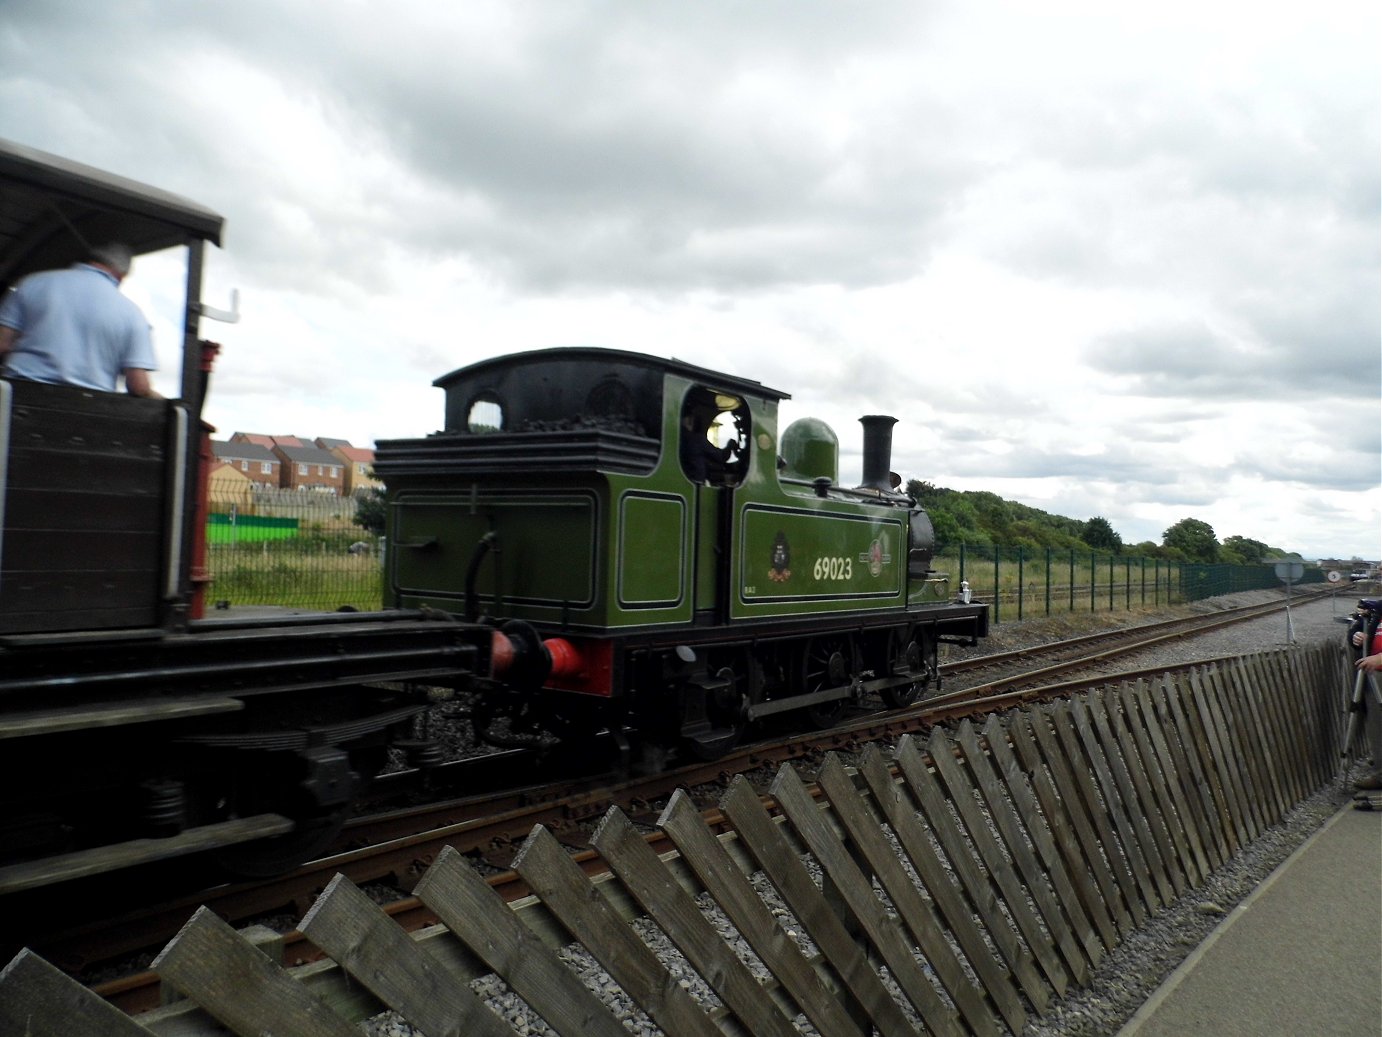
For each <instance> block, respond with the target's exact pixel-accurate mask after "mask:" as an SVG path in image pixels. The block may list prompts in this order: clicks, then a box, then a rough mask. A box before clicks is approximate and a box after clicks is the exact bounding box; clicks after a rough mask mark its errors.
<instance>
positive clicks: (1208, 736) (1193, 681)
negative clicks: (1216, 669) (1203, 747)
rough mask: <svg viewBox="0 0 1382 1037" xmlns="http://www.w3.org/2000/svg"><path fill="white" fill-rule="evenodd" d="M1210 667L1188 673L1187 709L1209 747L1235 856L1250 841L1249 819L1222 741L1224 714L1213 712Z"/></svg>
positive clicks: (1238, 780) (1236, 773) (1237, 777)
mask: <svg viewBox="0 0 1382 1037" xmlns="http://www.w3.org/2000/svg"><path fill="white" fill-rule="evenodd" d="M1210 672H1211V668H1210V667H1207V666H1206V667H1203V668H1201V669H1198V670H1191V671H1190V673H1189V674H1188V675H1187V681H1188V687H1189V690H1190V697H1189V699H1188V700H1187V702H1186V706H1187V708H1189V709H1192V710H1193V711H1194V713H1195V715H1196V718H1197V722H1198V723H1199V725H1200V729H1201V730H1202V731H1203V732H1204V737H1205V741H1206V742H1207V744H1208V746H1209V756H1208V759H1207V764H1208V765H1209V766H1212V767H1213V768H1214V774H1215V779H1214V780H1215V783H1216V788H1217V789H1218V790H1220V791H1221V792H1222V794H1223V798H1224V804H1225V806H1226V808H1227V810H1228V814H1229V817H1230V819H1231V827H1230V829H1229V830H1230V831H1231V832H1232V836H1233V845H1234V852H1235V853H1237V852H1238V850H1239V849H1240V848H1242V847H1244V846H1246V845H1247V844H1248V843H1249V842H1250V841H1251V839H1252V836H1251V835H1250V834H1249V823H1248V819H1247V818H1246V816H1245V815H1244V812H1243V783H1242V779H1241V775H1240V774H1239V768H1238V766H1237V764H1236V762H1235V761H1234V757H1233V755H1232V753H1231V751H1230V750H1231V745H1230V744H1229V742H1228V741H1227V739H1225V737H1224V732H1223V727H1224V721H1223V714H1222V713H1221V712H1220V711H1219V710H1218V709H1216V708H1215V697H1216V693H1217V692H1216V688H1215V686H1214V684H1213V683H1212V682H1211V681H1209V679H1208V677H1209V674H1210Z"/></svg>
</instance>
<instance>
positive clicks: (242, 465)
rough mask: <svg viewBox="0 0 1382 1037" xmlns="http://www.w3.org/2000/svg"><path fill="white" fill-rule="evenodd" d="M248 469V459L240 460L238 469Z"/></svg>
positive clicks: (245, 470)
mask: <svg viewBox="0 0 1382 1037" xmlns="http://www.w3.org/2000/svg"><path fill="white" fill-rule="evenodd" d="M249 470H250V463H249V462H248V461H241V462H240V471H242V472H248V471H249Z"/></svg>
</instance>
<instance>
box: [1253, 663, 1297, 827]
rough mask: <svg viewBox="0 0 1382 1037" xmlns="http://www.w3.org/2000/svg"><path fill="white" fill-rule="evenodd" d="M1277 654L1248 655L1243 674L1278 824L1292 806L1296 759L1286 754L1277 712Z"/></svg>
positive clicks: (1291, 753) (1291, 754)
mask: <svg viewBox="0 0 1382 1037" xmlns="http://www.w3.org/2000/svg"><path fill="white" fill-rule="evenodd" d="M1279 655H1280V653H1279V652H1275V653H1262V654H1260V655H1252V656H1249V657H1248V658H1246V659H1244V660H1243V661H1244V664H1245V665H1244V672H1245V674H1246V680H1247V684H1248V688H1249V690H1250V694H1251V696H1252V701H1253V703H1254V704H1255V705H1256V707H1257V709H1256V713H1257V726H1258V730H1259V733H1260V738H1261V740H1262V744H1263V745H1264V746H1265V747H1266V751H1267V770H1268V772H1269V773H1270V774H1271V777H1272V792H1273V794H1274V796H1275V799H1276V816H1275V820H1276V821H1278V822H1279V821H1280V820H1281V819H1282V818H1284V817H1285V816H1286V811H1288V810H1290V809H1291V807H1292V806H1293V805H1294V804H1295V802H1296V799H1297V795H1296V787H1295V786H1296V773H1295V770H1296V758H1295V754H1294V753H1293V752H1291V751H1290V749H1289V747H1288V745H1287V742H1286V739H1285V738H1284V737H1283V732H1282V729H1281V722H1280V713H1279V710H1278V709H1277V696H1276V682H1277V676H1278V673H1277V669H1276V667H1275V666H1273V665H1271V662H1272V661H1273V659H1272V657H1273V656H1279Z"/></svg>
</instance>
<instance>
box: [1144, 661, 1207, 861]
mask: <svg viewBox="0 0 1382 1037" xmlns="http://www.w3.org/2000/svg"><path fill="white" fill-rule="evenodd" d="M1179 695H1180V690H1179V688H1178V687H1177V684H1176V679H1175V677H1174V676H1173V675H1172V674H1170V673H1167V674H1163V675H1162V676H1161V678H1160V679H1158V680H1157V681H1156V683H1155V685H1154V686H1153V687H1151V688H1149V689H1148V692H1147V695H1146V697H1145V699H1144V700H1142V707H1143V715H1144V716H1147V715H1149V714H1150V715H1152V716H1154V717H1155V721H1156V726H1155V728H1154V730H1158V731H1160V733H1161V737H1162V738H1163V739H1164V741H1165V744H1166V751H1167V752H1168V753H1169V754H1170V757H1171V760H1172V764H1173V769H1174V771H1175V773H1176V775H1177V777H1178V779H1179V784H1180V789H1181V795H1182V796H1183V797H1184V799H1185V802H1186V805H1187V807H1188V815H1189V816H1190V817H1191V818H1192V819H1193V820H1194V828H1195V831H1196V833H1197V835H1198V841H1199V845H1200V847H1201V849H1202V850H1203V851H1204V856H1205V861H1206V866H1205V868H1204V872H1205V874H1212V873H1213V872H1214V870H1215V869H1216V868H1218V867H1219V866H1220V865H1221V864H1222V863H1223V862H1224V859H1225V857H1226V855H1227V849H1226V844H1225V843H1224V837H1223V833H1222V832H1221V831H1220V828H1219V815H1218V810H1217V808H1216V807H1215V804H1214V793H1213V789H1211V788H1209V787H1208V782H1207V781H1206V779H1205V777H1204V771H1203V768H1202V767H1201V765H1200V759H1199V755H1198V752H1197V750H1196V747H1195V740H1194V736H1193V733H1192V732H1191V731H1190V729H1189V727H1188V725H1187V722H1186V720H1185V717H1184V715H1183V713H1182V712H1181V710H1180V702H1179Z"/></svg>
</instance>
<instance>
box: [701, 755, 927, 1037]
mask: <svg viewBox="0 0 1382 1037" xmlns="http://www.w3.org/2000/svg"><path fill="white" fill-rule="evenodd" d="M720 809H722V810H723V811H724V812H725V814H726V815H727V816H728V817H729V819H730V821H732V822H733V823H734V827H735V828H737V829H738V830H739V837H740V839H742V840H743V842H744V845H745V847H746V848H747V849H748V850H749V852H750V853H751V854H752V855H753V858H754V859H755V860H756V861H757V862H758V865H759V867H761V868H762V869H763V873H764V874H765V875H766V876H767V877H768V880H769V881H770V882H771V883H772V884H773V886H774V887H775V888H776V889H777V891H778V893H780V894H781V895H782V899H783V900H785V901H786V902H787V906H788V907H789V908H790V909H791V911H792V913H793V914H794V915H796V917H797V921H798V922H800V923H801V925H802V927H803V928H805V929H806V931H807V932H808V933H809V934H810V936H811V939H812V940H813V941H815V944H816V946H817V947H819V948H820V951H821V953H822V954H823V955H824V956H825V958H826V960H827V961H829V962H830V963H831V965H832V966H833V967H834V969H835V971H836V973H837V974H838V975H839V977H840V980H841V982H842V983H843V984H844V985H845V987H847V988H848V990H849V992H850V993H851V994H852V995H853V996H854V998H855V1000H856V1001H857V1002H858V1004H859V1005H860V1007H861V1008H862V1009H863V1011H864V1012H865V1014H866V1015H867V1016H868V1018H869V1019H870V1020H871V1021H872V1023H873V1025H874V1026H876V1027H877V1028H878V1030H879V1031H880V1032H881V1033H887V1034H910V1033H916V1032H917V1031H916V1030H915V1028H914V1027H913V1026H912V1024H911V1023H910V1022H908V1020H907V1016H906V1015H905V1013H903V1011H902V1007H901V1006H900V1005H899V1004H898V1003H897V1002H896V1001H895V1000H893V997H892V995H891V994H890V993H888V989H887V987H885V986H884V985H883V981H882V979H881V978H880V977H879V975H878V973H877V972H875V971H874V968H873V966H872V965H871V964H870V963H869V961H868V958H867V956H866V955H865V954H864V951H863V948H862V947H860V946H859V945H858V944H857V943H856V942H855V941H854V938H853V937H852V936H851V935H850V933H849V931H848V930H847V929H846V928H845V926H844V923H843V922H842V921H841V920H840V918H839V917H838V916H836V914H835V911H834V909H833V908H832V906H831V905H830V903H829V902H828V901H827V900H826V898H825V897H823V896H822V895H821V891H820V890H818V889H817V888H816V884H815V883H814V882H812V881H811V876H810V874H809V873H808V872H807V871H806V866H805V865H804V864H802V862H801V861H800V860H799V859H798V858H797V855H796V853H795V852H793V850H792V847H791V845H790V843H788V841H787V839H786V838H785V837H784V836H783V834H782V833H781V832H780V831H778V829H777V826H776V825H774V824H773V822H772V819H771V818H770V817H769V816H768V813H767V811H766V810H765V809H764V808H763V804H762V803H761V802H759V799H758V796H757V795H756V794H755V793H754V791H753V788H752V787H751V786H750V785H749V783H748V782H747V781H745V780H743V778H742V776H740V777H739V778H736V779H735V780H734V783H733V784H732V785H731V787H730V790H729V792H728V793H726V795H725V797H724V800H723V802H722V803H721V804H720Z"/></svg>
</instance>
